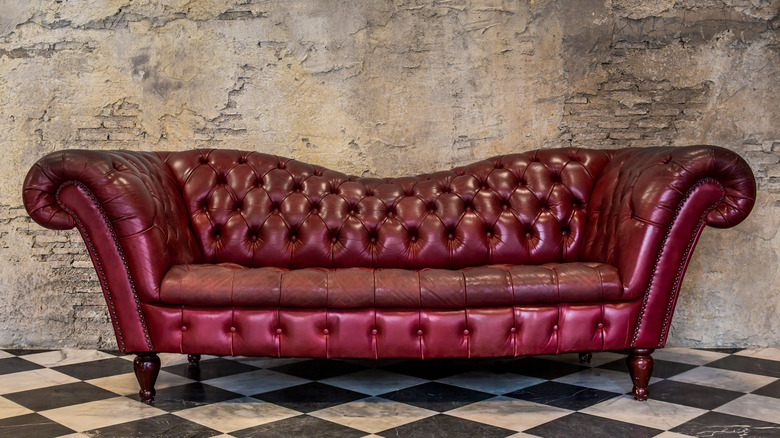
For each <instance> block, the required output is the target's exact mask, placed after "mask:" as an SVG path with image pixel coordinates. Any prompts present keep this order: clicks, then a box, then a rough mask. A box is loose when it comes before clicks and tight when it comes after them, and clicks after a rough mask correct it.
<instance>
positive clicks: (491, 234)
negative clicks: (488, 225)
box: [485, 231, 493, 239]
mask: <svg viewBox="0 0 780 438" xmlns="http://www.w3.org/2000/svg"><path fill="white" fill-rule="evenodd" d="M485 236H487V238H488V239H491V238H492V237H493V233H491V232H490V231H488V232H487V233H485Z"/></svg>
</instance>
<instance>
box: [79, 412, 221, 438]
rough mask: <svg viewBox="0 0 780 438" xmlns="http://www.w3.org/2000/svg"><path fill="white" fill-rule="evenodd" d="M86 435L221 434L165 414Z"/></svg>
mask: <svg viewBox="0 0 780 438" xmlns="http://www.w3.org/2000/svg"><path fill="white" fill-rule="evenodd" d="M84 435H87V436H91V437H96V438H97V437H101V438H102V437H106V438H115V437H122V438H131V437H138V438H146V437H165V438H200V437H204V438H205V437H211V436H216V435H221V432H218V431H216V430H214V429H210V428H208V427H206V426H203V425H200V424H198V423H193V422H192V421H188V420H185V419H184V418H181V417H177V416H176V415H171V414H165V415H160V416H157V417H151V418H145V419H143V420H136V421H130V422H127V423H122V424H116V425H114V426H108V427H103V428H100V429H93V430H90V431H87V432H84Z"/></svg>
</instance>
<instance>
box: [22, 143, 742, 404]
mask: <svg viewBox="0 0 780 438" xmlns="http://www.w3.org/2000/svg"><path fill="white" fill-rule="evenodd" d="M755 191H756V188H755V180H754V178H753V174H752V173H751V170H750V168H749V167H748V165H747V164H746V163H745V161H744V160H743V159H742V158H740V157H739V156H738V155H736V154H734V153H733V152H730V151H728V150H726V149H722V148H719V147H713V146H692V147H683V148H669V147H661V148H632V149H619V150H587V149H574V148H567V149H550V150H539V151H533V152H527V153H522V154H513V155H505V156H499V157H493V158H490V159H487V160H484V161H480V162H477V163H474V164H471V165H468V166H464V167H458V168H455V169H453V170H451V171H444V172H436V173H432V174H426V175H418V176H414V177H404V178H385V179H379V178H359V177H354V176H347V175H344V174H342V173H339V172H335V171H332V170H328V169H325V168H322V167H320V166H317V165H310V164H305V163H301V162H298V161H295V160H290V159H287V158H282V157H277V156H273V155H267V154H262V153H256V152H241V151H234V150H206V149H200V150H193V151H187V152H158V153H155V152H130V151H83V150H69V151H61V152H55V153H53V154H50V155H47V156H46V157H44V158H42V159H41V160H40V161H38V163H37V164H35V166H34V167H33V168H32V169H31V170H30V172H29V174H28V175H27V178H26V180H25V182H24V203H25V206H26V208H27V211H28V212H29V214H30V216H32V218H33V219H34V220H35V221H36V222H38V223H39V224H41V225H43V226H45V227H49V228H53V229H69V228H73V227H77V228H78V230H79V231H80V232H81V234H82V236H83V238H84V241H85V243H86V246H87V249H88V250H89V254H90V256H91V258H92V261H93V262H94V265H95V269H96V272H97V275H98V279H99V281H100V284H101V286H102V288H103V292H104V295H105V298H106V302H107V304H108V308H109V312H110V316H111V320H112V323H113V326H114V329H115V331H116V337H117V343H118V345H119V348H120V349H121V350H122V351H124V352H134V353H137V354H138V356H137V358H136V360H135V369H136V375H137V376H138V378H139V383H140V385H141V397H142V399H143V400H144V401H147V402H151V401H152V400H153V398H154V393H155V392H154V381H155V379H156V375H157V372H158V370H159V366H160V365H159V358H158V357H157V356H156V354H155V353H156V352H181V353H189V354H190V359H191V360H192V361H193V362H195V363H197V360H198V358H199V354H201V353H208V354H217V355H262V356H307V357H356V358H357V357H360V358H390V357H415V358H434V357H483V356H519V355H532V354H542V353H564V352H582V353H583V354H582V355H581V357H583V358H587V353H586V352H591V351H600V350H615V349H630V350H631V355H630V356H629V360H628V365H629V370H630V371H631V374H632V378H633V379H634V395H635V397H636V398H637V399H646V398H647V381H648V379H649V375H650V372H651V371H652V364H653V362H652V358H651V357H650V353H651V352H652V351H653V349H654V348H659V347H663V346H664V343H665V342H666V337H667V335H668V333H669V331H668V330H669V324H670V321H671V318H672V312H673V310H674V307H675V303H676V301H677V294H678V291H679V289H680V283H681V281H682V278H683V273H684V272H685V268H686V266H687V265H688V261H689V260H690V257H691V252H692V250H693V248H694V246H695V244H696V241H697V239H698V238H699V235H700V234H701V232H702V230H703V228H704V225H711V226H713V227H717V228H725V227H730V226H733V225H736V224H737V223H739V222H740V221H742V220H743V219H744V218H745V217H746V216H747V215H748V213H749V212H750V210H751V208H752V206H753V203H754V199H755Z"/></svg>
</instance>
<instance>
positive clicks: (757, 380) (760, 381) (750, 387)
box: [669, 367, 777, 392]
mask: <svg viewBox="0 0 780 438" xmlns="http://www.w3.org/2000/svg"><path fill="white" fill-rule="evenodd" d="M669 380H674V381H677V382H685V383H693V384H696V385H702V386H711V387H713V388H720V389H728V390H730V391H739V392H751V391H755V390H756V389H758V388H761V387H762V386H766V385H768V384H770V383H772V382H774V381H775V380H777V379H776V378H775V377H767V376H759V375H757V374H748V373H742V372H739V371H731V370H722V369H719V368H709V367H697V368H694V369H692V370H688V371H686V372H684V373H680V374H678V375H676V376H672V377H670V378H669Z"/></svg>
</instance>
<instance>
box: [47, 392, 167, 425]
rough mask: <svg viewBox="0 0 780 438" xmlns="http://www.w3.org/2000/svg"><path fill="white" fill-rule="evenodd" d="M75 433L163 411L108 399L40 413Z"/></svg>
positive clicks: (128, 401)
mask: <svg viewBox="0 0 780 438" xmlns="http://www.w3.org/2000/svg"><path fill="white" fill-rule="evenodd" d="M40 414H41V415H43V416H44V417H46V418H48V419H50V420H54V421H56V422H58V423H60V424H62V425H63V426H65V427H69V428H71V429H73V430H75V431H77V432H84V431H85V430H91V429H97V428H100V427H106V426H112V425H114V424H120V423H126V422H128V421H134V420H140V419H143V418H149V417H155V416H157V415H163V414H165V411H163V410H161V409H157V408H155V407H152V406H149V405H146V404H143V403H141V402H139V401H135V400H131V399H129V398H125V397H116V398H109V399H106V400H99V401H94V402H89V403H84V404H80V405H73V406H65V407H63V408H57V409H50V410H48V411H42V412H40Z"/></svg>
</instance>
